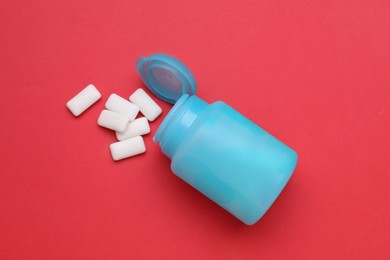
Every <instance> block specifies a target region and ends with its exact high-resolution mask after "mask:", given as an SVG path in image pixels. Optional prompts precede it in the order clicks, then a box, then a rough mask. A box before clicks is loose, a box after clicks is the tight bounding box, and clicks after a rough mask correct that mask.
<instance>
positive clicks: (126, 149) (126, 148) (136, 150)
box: [110, 136, 146, 161]
mask: <svg viewBox="0 0 390 260" xmlns="http://www.w3.org/2000/svg"><path fill="white" fill-rule="evenodd" d="M110 150H111V155H112V159H113V160H114V161H118V160H122V159H125V158H128V157H132V156H135V155H137V154H141V153H144V152H145V151H146V147H145V143H144V139H143V138H142V136H136V137H133V138H130V139H127V140H125V141H120V142H116V143H113V144H111V145H110Z"/></svg>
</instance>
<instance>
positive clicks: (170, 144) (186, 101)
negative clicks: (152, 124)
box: [153, 94, 207, 158]
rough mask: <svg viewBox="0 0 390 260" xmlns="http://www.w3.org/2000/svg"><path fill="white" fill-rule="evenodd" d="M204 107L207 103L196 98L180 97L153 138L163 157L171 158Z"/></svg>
mask: <svg viewBox="0 0 390 260" xmlns="http://www.w3.org/2000/svg"><path fill="white" fill-rule="evenodd" d="M206 107H207V103H206V102H205V101H203V100H201V99H200V98H198V97H197V96H189V95H187V94H185V95H183V96H181V98H180V99H179V100H178V101H177V102H176V104H175V105H174V106H173V108H172V109H171V111H169V113H168V115H167V116H166V117H165V118H164V120H163V122H162V123H161V125H160V127H159V128H158V130H157V133H156V134H155V136H154V138H153V141H154V142H155V143H159V144H160V147H161V150H162V152H163V153H164V154H165V155H167V156H168V157H169V158H172V156H173V154H174V153H175V151H176V149H177V147H178V145H179V144H180V143H181V142H182V140H183V138H184V136H185V135H186V134H187V132H188V130H189V129H190V128H191V126H192V125H193V123H194V122H195V121H196V119H197V118H198V117H199V115H200V114H201V113H202V112H203V110H204V109H205V108H206Z"/></svg>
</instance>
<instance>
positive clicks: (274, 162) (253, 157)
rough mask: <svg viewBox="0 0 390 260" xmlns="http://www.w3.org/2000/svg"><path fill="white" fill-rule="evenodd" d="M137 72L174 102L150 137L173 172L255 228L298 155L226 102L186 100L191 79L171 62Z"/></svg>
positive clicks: (146, 61) (158, 57) (147, 61)
mask: <svg viewBox="0 0 390 260" xmlns="http://www.w3.org/2000/svg"><path fill="white" fill-rule="evenodd" d="M153 65H154V66H153ZM137 68H138V71H139V72H140V74H141V76H142V78H143V80H144V82H145V84H146V85H147V86H148V87H149V88H150V89H151V90H152V91H153V92H154V93H155V94H156V95H157V96H159V97H160V98H162V99H163V100H165V101H167V102H170V103H175V105H174V106H173V108H172V109H171V111H170V112H169V113H168V115H167V116H166V118H165V119H164V120H163V122H162V124H161V126H160V127H159V129H158V131H157V133H156V135H155V137H154V141H155V142H157V143H159V145H160V147H161V150H162V152H163V153H164V154H165V155H167V156H168V157H169V158H170V159H171V161H172V163H171V169H172V171H173V173H174V174H176V175H177V176H178V177H180V178H181V179H183V180H184V181H186V182H187V183H189V184H190V185H191V186H193V187H194V188H195V189H197V190H199V191H200V192H201V193H203V194H204V195H206V196H207V197H208V198H210V199H211V200H213V201H214V202H215V203H217V204H218V205H220V206H221V207H223V208H224V209H226V210H227V211H228V212H230V213H231V214H233V215H234V216H235V217H237V218H238V219H240V220H241V221H242V222H244V223H245V224H248V225H251V224H254V223H256V222H257V221H258V220H259V219H260V218H261V217H262V216H263V215H264V213H265V212H266V211H267V210H268V208H269V207H270V206H271V205H272V203H273V202H274V201H275V199H276V198H277V197H278V195H279V194H280V192H281V191H282V190H283V188H284V186H285V185H286V184H287V182H288V180H289V179H290V177H291V175H292V173H293V171H294V169H295V166H296V164H297V159H298V156H297V153H296V152H295V151H294V150H292V149H291V148H289V147H288V146H286V145H285V144H283V143H282V142H280V141H279V140H278V139H276V138H275V137H273V136H272V135H270V134H269V133H268V132H266V131H265V130H263V129H262V128H261V127H259V126H258V125H256V124H255V123H253V122H252V121H250V120H249V119H248V118H246V117H245V116H243V115H242V114H240V113H239V112H237V111H236V110H235V109H233V108H232V107H230V106H229V105H227V104H225V103H224V102H221V101H217V102H214V103H212V104H207V103H206V102H205V101H203V100H202V99H200V98H199V97H197V96H195V95H189V94H194V93H195V92H196V83H195V80H194V78H193V76H192V74H191V72H189V70H188V69H187V68H186V67H185V66H184V65H183V64H182V63H181V62H180V61H178V60H176V59H174V58H173V57H170V56H168V55H164V54H154V55H152V56H150V57H148V58H140V59H139V60H138V62H137ZM156 68H157V69H156Z"/></svg>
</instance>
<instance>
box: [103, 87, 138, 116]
mask: <svg viewBox="0 0 390 260" xmlns="http://www.w3.org/2000/svg"><path fill="white" fill-rule="evenodd" d="M105 106H106V108H107V109H108V110H110V111H113V112H116V113H119V114H123V115H126V116H127V117H128V118H129V121H133V120H134V119H135V117H136V116H137V114H138V112H139V108H138V106H136V105H134V104H133V103H131V102H129V101H128V100H126V99H124V98H122V97H120V96H118V95H117V94H115V93H114V94H111V95H110V97H109V98H108V99H107V102H106V105H105Z"/></svg>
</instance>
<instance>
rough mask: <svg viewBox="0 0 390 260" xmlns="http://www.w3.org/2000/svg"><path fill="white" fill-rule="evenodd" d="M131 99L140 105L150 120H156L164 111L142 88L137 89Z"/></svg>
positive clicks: (140, 108)
mask: <svg viewBox="0 0 390 260" xmlns="http://www.w3.org/2000/svg"><path fill="white" fill-rule="evenodd" d="M129 99H130V101H131V102H132V103H134V104H135V105H137V106H138V107H139V110H140V111H141V113H142V114H143V115H144V116H145V117H146V118H147V119H148V120H149V121H153V120H155V119H156V118H157V117H158V116H159V115H160V114H161V112H162V110H161V107H159V106H158V105H157V103H156V102H154V100H153V99H152V98H151V97H150V96H149V95H148V94H147V93H146V92H145V91H144V90H143V89H141V88H139V89H137V90H136V91H135V92H134V93H133V94H132V95H131V96H130V98H129Z"/></svg>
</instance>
